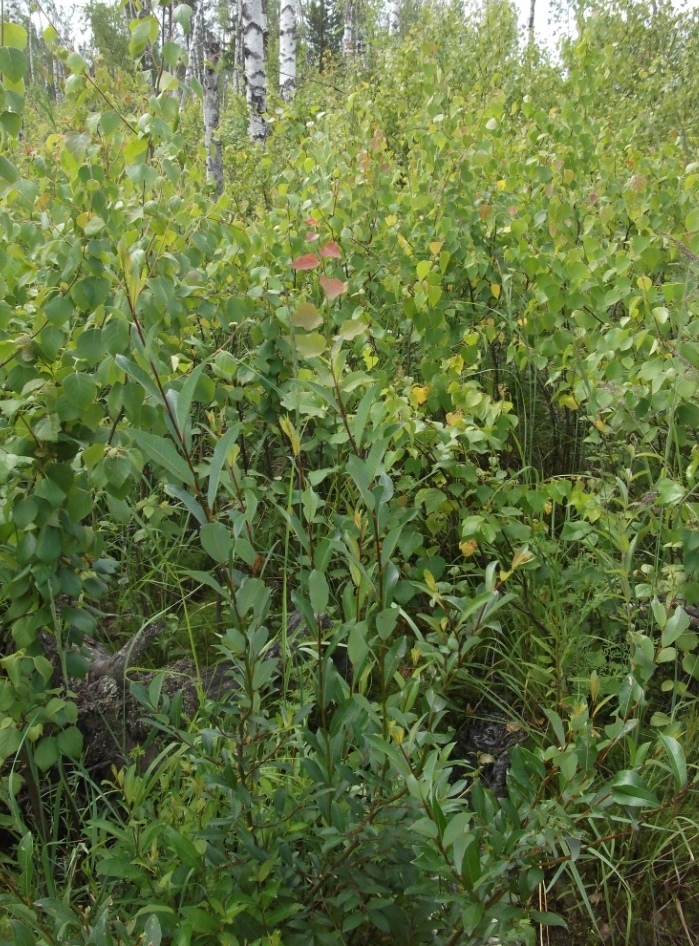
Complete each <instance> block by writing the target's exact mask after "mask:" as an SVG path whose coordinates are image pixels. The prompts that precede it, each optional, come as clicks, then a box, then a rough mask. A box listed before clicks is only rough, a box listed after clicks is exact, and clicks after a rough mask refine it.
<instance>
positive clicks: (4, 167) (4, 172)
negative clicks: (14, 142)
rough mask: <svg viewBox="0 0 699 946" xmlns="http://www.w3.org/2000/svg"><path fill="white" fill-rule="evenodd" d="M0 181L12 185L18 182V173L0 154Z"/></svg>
mask: <svg viewBox="0 0 699 946" xmlns="http://www.w3.org/2000/svg"><path fill="white" fill-rule="evenodd" d="M0 180H3V181H6V182H7V183H8V184H14V183H16V181H18V180H19V171H18V170H17V168H16V167H15V166H14V164H11V163H10V162H9V161H8V160H7V158H6V157H5V156H4V155H2V154H0Z"/></svg>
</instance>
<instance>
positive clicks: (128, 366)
mask: <svg viewBox="0 0 699 946" xmlns="http://www.w3.org/2000/svg"><path fill="white" fill-rule="evenodd" d="M114 361H115V362H116V363H117V365H118V367H119V368H121V370H122V371H125V372H126V374H128V375H129V377H131V378H133V379H134V381H138V383H139V384H140V385H141V387H142V388H143V389H144V390H145V391H146V393H147V394H150V395H151V397H152V398H154V399H155V400H156V401H157V402H158V404H162V403H163V399H162V397H161V394H160V391H159V390H158V388H157V387H156V386H155V384H154V383H153V382H152V381H151V379H150V378H149V377H148V375H147V374H146V372H145V371H144V370H143V368H141V366H140V365H137V364H135V363H134V362H133V361H129V359H128V358H127V357H126V356H125V355H115V356H114Z"/></svg>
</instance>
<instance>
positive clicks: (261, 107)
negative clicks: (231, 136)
mask: <svg viewBox="0 0 699 946" xmlns="http://www.w3.org/2000/svg"><path fill="white" fill-rule="evenodd" d="M243 51H244V56H245V84H246V89H245V92H246V98H247V102H248V134H249V136H250V138H251V140H252V141H258V142H260V143H262V142H264V140H265V138H266V137H267V123H266V122H265V120H264V118H263V115H264V113H265V109H266V108H267V73H266V70H265V17H264V14H263V12H262V0H243Z"/></svg>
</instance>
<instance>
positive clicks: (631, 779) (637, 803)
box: [611, 769, 660, 808]
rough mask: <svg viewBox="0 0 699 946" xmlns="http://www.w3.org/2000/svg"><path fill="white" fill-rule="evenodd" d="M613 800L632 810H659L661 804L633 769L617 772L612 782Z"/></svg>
mask: <svg viewBox="0 0 699 946" xmlns="http://www.w3.org/2000/svg"><path fill="white" fill-rule="evenodd" d="M611 788H612V798H613V799H614V801H615V802H616V803H617V804H618V805H627V806H629V807H631V808H657V807H658V805H659V804H660V802H659V801H658V799H657V798H656V797H655V795H654V794H653V793H652V792H651V791H649V789H648V786H647V785H646V783H645V782H644V780H643V779H642V778H641V776H640V775H639V774H638V772H634V771H633V769H624V770H622V771H621V772H617V773H616V775H615V776H614V778H613V779H612V781H611Z"/></svg>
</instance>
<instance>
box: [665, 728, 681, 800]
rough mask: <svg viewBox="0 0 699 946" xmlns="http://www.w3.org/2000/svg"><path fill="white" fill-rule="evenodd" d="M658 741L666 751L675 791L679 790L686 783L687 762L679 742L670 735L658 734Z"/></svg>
mask: <svg viewBox="0 0 699 946" xmlns="http://www.w3.org/2000/svg"><path fill="white" fill-rule="evenodd" d="M660 741H661V742H662V744H663V746H664V747H665V751H666V752H667V757H668V762H669V763H670V768H671V769H672V775H673V778H674V780H675V791H679V790H680V789H681V788H684V787H685V786H686V784H687V762H686V760H685V757H684V751H683V749H682V746H681V745H680V744H679V742H678V741H677V740H676V739H674V738H673V737H672V736H663V735H661V736H660Z"/></svg>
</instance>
